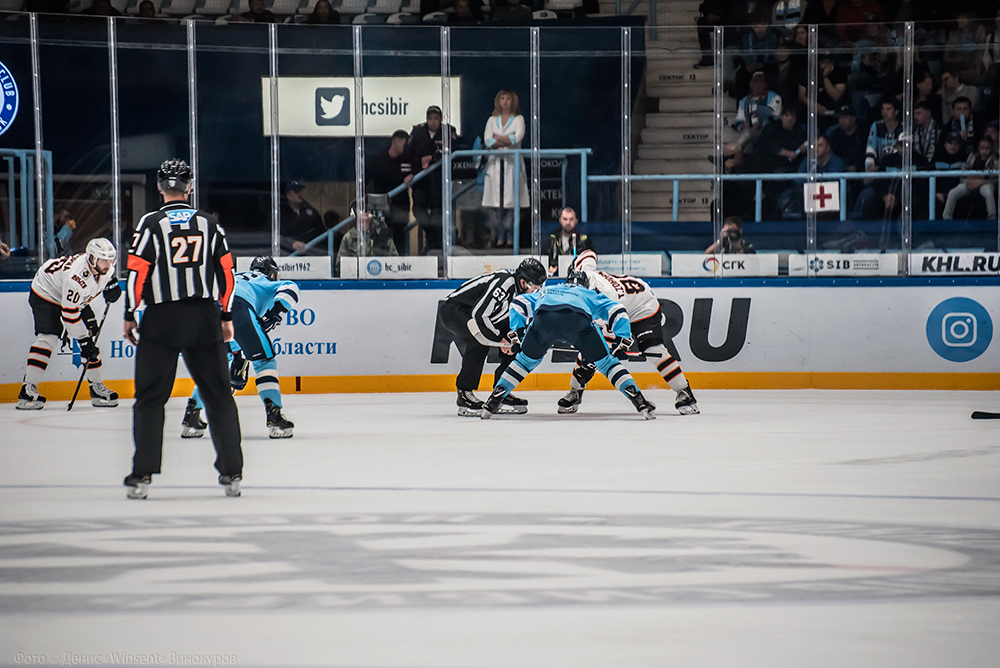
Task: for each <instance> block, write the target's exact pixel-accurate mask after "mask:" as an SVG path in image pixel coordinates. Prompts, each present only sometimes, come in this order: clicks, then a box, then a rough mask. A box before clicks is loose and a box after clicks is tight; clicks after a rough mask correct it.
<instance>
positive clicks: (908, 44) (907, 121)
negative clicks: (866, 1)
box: [899, 21, 914, 274]
mask: <svg viewBox="0 0 1000 668" xmlns="http://www.w3.org/2000/svg"><path fill="white" fill-rule="evenodd" d="M913 54H914V48H913V22H912V21H907V22H906V24H905V26H904V29H903V130H902V137H906V138H907V139H906V141H905V143H903V146H902V152H903V155H902V158H903V164H902V169H903V182H902V188H901V191H900V199H901V200H902V216H901V218H900V229H899V236H900V241H901V257H900V260H901V261H902V263H903V267H904V269H903V272H904V274H909V272H910V249H911V248H912V247H913Z"/></svg>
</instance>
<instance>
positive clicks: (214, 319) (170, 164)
mask: <svg viewBox="0 0 1000 668" xmlns="http://www.w3.org/2000/svg"><path fill="white" fill-rule="evenodd" d="M156 187H157V189H158V190H159V191H160V194H161V195H163V202H164V204H163V207H161V208H160V209H159V210H157V211H153V212H151V213H148V214H146V215H145V216H143V217H142V220H140V221H139V225H138V227H137V228H136V231H135V235H134V236H133V238H132V247H131V248H130V249H129V253H128V273H127V275H126V285H127V289H126V292H125V294H126V301H125V338H126V339H128V340H129V341H130V342H131V343H132V344H133V345H135V346H136V353H135V407H134V408H133V414H132V436H133V438H134V440H135V456H134V457H133V458H132V473H131V474H129V475H128V476H127V477H126V478H125V486H126V487H128V497H129V498H132V499H144V498H146V494H147V489H146V488H147V487H148V485H149V483H150V482H151V477H152V475H153V474H154V473H159V472H160V462H161V459H162V454H163V413H164V405H165V404H166V403H167V399H169V398H170V393H171V390H172V389H173V386H174V377H175V375H176V373H177V354H178V353H180V354H181V355H183V356H184V364H185V365H187V368H188V371H189V372H190V373H191V377H192V378H193V379H194V382H195V383H196V384H197V385H198V389H199V391H200V393H201V396H202V399H203V400H204V402H205V412H206V413H207V416H208V424H209V428H210V429H211V432H212V443H213V445H214V446H215V452H216V459H215V468H216V469H218V471H219V484H220V485H222V486H223V487H224V488H225V492H226V496H239V495H240V481H241V480H242V479H243V451H242V449H241V447H240V422H239V414H238V413H237V411H236V402H235V401H234V400H233V396H232V393H231V391H230V388H229V366H228V362H227V360H226V344H225V341H229V340H232V338H233V323H232V319H233V316H232V313H231V311H230V308H231V305H232V301H233V288H234V286H235V278H234V275H233V257H232V255H230V253H229V245H228V244H227V243H226V233H225V232H224V231H223V229H222V227H220V226H219V224H218V223H217V222H215V219H214V218H212V216H211V215H209V214H207V213H205V212H204V211H200V210H195V209H192V208H191V207H190V206H188V203H187V200H188V196H189V195H190V194H191V168H190V167H188V165H187V163H186V162H184V161H183V160H178V159H171V160H167V161H166V162H164V163H163V164H162V165H160V169H159V171H158V172H157V174H156ZM143 302H145V305H146V308H145V311H144V312H143V313H142V316H141V319H142V323H141V325H137V323H136V314H135V311H136V309H137V308H138V307H139V304H141V303H143ZM220 306H221V312H220Z"/></svg>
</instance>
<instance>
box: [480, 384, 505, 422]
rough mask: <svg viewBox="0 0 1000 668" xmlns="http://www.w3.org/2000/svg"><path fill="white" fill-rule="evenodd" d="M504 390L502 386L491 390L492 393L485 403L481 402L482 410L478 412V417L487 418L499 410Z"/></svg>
mask: <svg viewBox="0 0 1000 668" xmlns="http://www.w3.org/2000/svg"><path fill="white" fill-rule="evenodd" d="M506 394H507V393H506V392H505V391H504V389H503V388H502V387H497V388H496V389H495V390H493V394H491V395H490V398H489V399H487V401H486V403H485V404H483V411H482V413H480V415H479V417H480V418H482V419H483V420H489V419H490V418H491V417H493V416H494V415H496V414H497V413H499V412H500V406H502V405H503V400H504V397H505V396H506Z"/></svg>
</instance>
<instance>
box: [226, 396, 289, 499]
mask: <svg viewBox="0 0 1000 668" xmlns="http://www.w3.org/2000/svg"><path fill="white" fill-rule="evenodd" d="M264 409H265V410H266V411H267V435H268V436H270V437H271V438H291V437H292V428H293V427H295V424H294V423H293V422H292V421H291V420H289V419H288V418H286V417H285V416H284V415H282V414H281V406H278V405H277V404H275V403H274V402H273V401H271V400H270V399H265V400H264ZM236 496H239V494H237V495H236Z"/></svg>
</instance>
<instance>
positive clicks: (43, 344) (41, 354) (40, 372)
mask: <svg viewBox="0 0 1000 668" xmlns="http://www.w3.org/2000/svg"><path fill="white" fill-rule="evenodd" d="M58 343H59V337H58V336H56V335H55V334H39V335H38V336H36V337H35V341H34V343H32V344H31V348H29V349H28V364H27V366H26V367H25V370H24V382H25V384H27V385H38V384H39V383H40V382H42V376H44V375H45V370H46V369H48V368H49V361H50V360H51V359H52V351H53V350H55V347H56V345H57V344H58Z"/></svg>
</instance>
